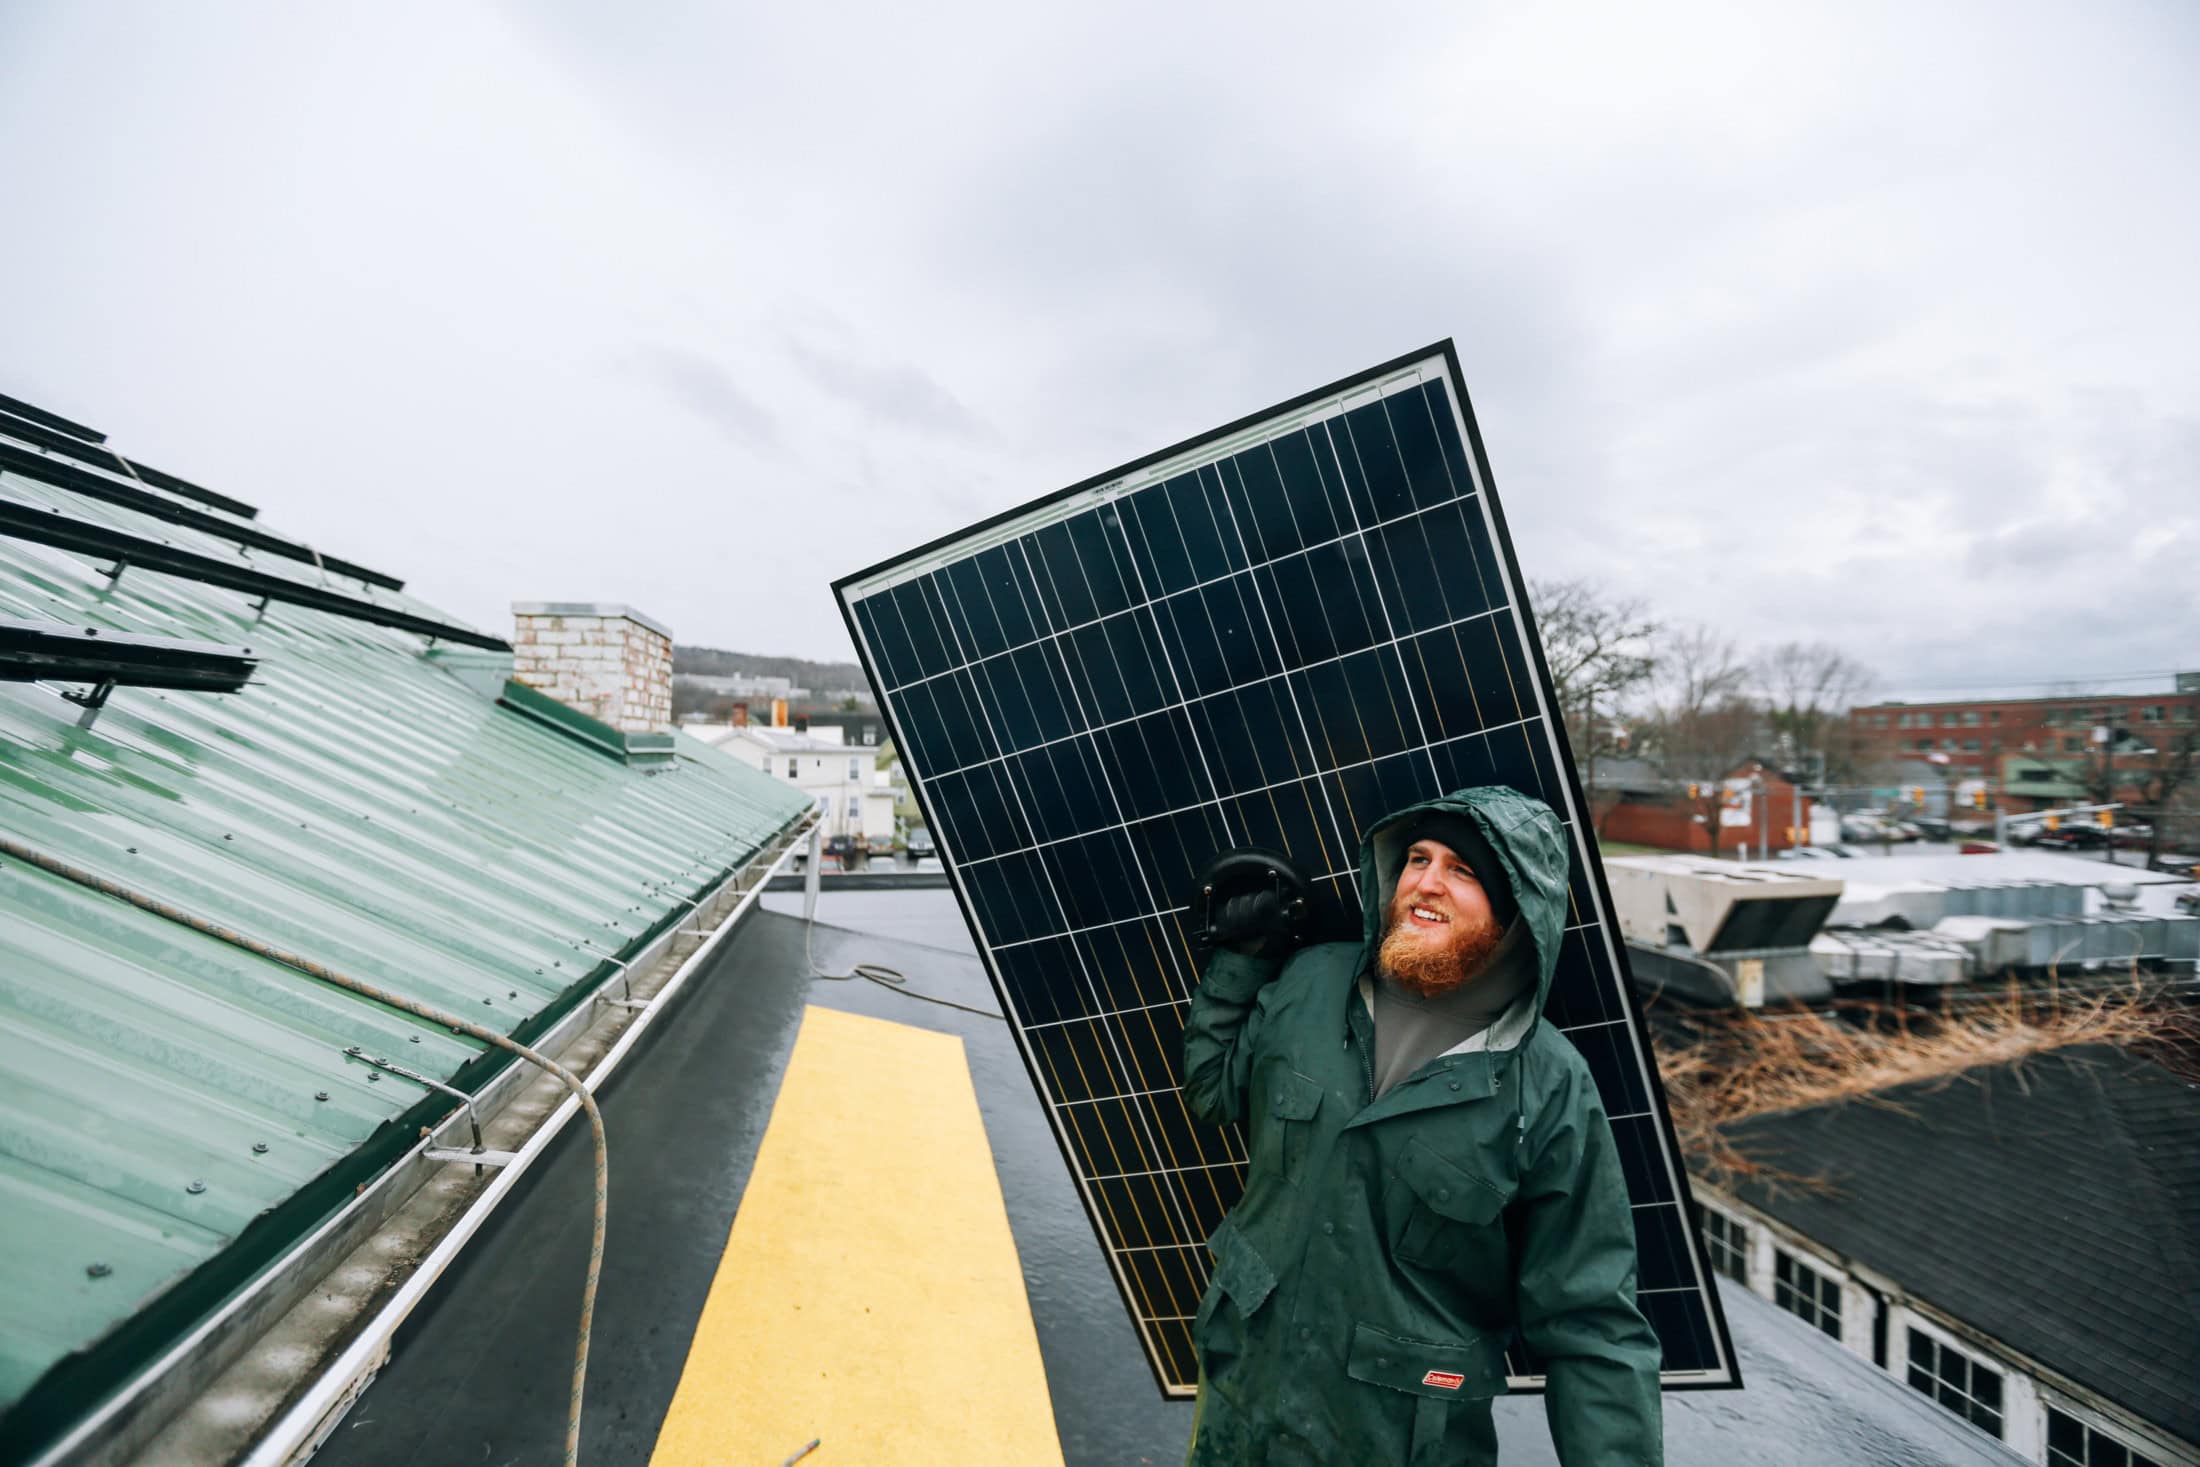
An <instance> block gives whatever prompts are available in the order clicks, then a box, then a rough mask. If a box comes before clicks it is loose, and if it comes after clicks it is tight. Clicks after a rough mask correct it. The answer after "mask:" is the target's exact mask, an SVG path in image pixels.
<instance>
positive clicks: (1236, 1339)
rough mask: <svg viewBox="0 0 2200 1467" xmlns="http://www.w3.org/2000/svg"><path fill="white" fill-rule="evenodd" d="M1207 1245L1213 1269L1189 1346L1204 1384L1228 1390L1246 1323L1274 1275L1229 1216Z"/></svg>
mask: <svg viewBox="0 0 2200 1467" xmlns="http://www.w3.org/2000/svg"><path fill="white" fill-rule="evenodd" d="M1207 1249H1208V1251H1209V1252H1211V1253H1212V1254H1214V1258H1215V1272H1214V1277H1213V1278H1212V1279H1210V1280H1209V1281H1208V1284H1207V1292H1206V1294H1205V1295H1203V1296H1202V1297H1201V1299H1200V1301H1199V1312H1198V1313H1197V1314H1196V1315H1194V1316H1193V1317H1192V1344H1193V1345H1194V1346H1195V1347H1196V1348H1197V1349H1198V1351H1199V1364H1200V1369H1201V1370H1202V1371H1204V1372H1205V1373H1206V1376H1207V1383H1208V1384H1209V1385H1214V1386H1218V1387H1219V1388H1221V1389H1222V1390H1224V1391H1225V1392H1226V1393H1229V1392H1230V1381H1229V1375H1230V1367H1231V1366H1232V1365H1234V1364H1235V1363H1236V1362H1237V1359H1238V1357H1239V1356H1240V1355H1242V1354H1244V1353H1245V1336H1246V1327H1247V1322H1248V1321H1249V1320H1250V1319H1251V1318H1252V1316H1253V1315H1254V1314H1255V1313H1256V1312H1257V1311H1258V1310H1259V1309H1260V1306H1261V1305H1262V1304H1264V1303H1265V1302H1267V1299H1268V1296H1269V1295H1270V1294H1271V1293H1273V1292H1274V1291H1275V1287H1276V1275H1275V1271H1274V1270H1273V1269H1271V1268H1269V1266H1268V1260H1266V1259H1265V1258H1262V1257H1261V1256H1260V1254H1258V1253H1257V1252H1255V1251H1254V1250H1253V1245H1252V1244H1250V1243H1248V1242H1246V1241H1245V1237H1244V1235H1243V1234H1242V1233H1240V1232H1239V1231H1238V1230H1237V1227H1236V1225H1235V1224H1233V1223H1232V1222H1231V1221H1230V1220H1229V1219H1228V1218H1224V1219H1223V1220H1222V1222H1221V1224H1220V1225H1219V1226H1218V1227H1216V1229H1215V1231H1214V1236H1213V1237H1211V1238H1209V1239H1208V1240H1207Z"/></svg>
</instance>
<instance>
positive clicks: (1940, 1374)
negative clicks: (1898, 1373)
mask: <svg viewBox="0 0 2200 1467" xmlns="http://www.w3.org/2000/svg"><path fill="white" fill-rule="evenodd" d="M1910 1384H1911V1385H1912V1386H1914V1387H1915V1388H1916V1389H1918V1390H1920V1391H1923V1392H1924V1393H1925V1394H1926V1395H1928V1396H1931V1397H1932V1398H1933V1399H1934V1400H1936V1401H1938V1402H1940V1404H1941V1405H1943V1406H1946V1407H1947V1408H1948V1409H1949V1410H1951V1411H1953V1412H1955V1413H1956V1415H1958V1416H1961V1417H1962V1418H1963V1419H1964V1420H1965V1421H1968V1422H1970V1423H1971V1424H1972V1425H1973V1426H1975V1427H1977V1428H1978V1429H1979V1430H1981V1431H1983V1432H1985V1433H1986V1434H1987V1435H1989V1436H1992V1437H1994V1438H1996V1439H1999V1438H2000V1436H2001V1372H2000V1371H1998V1370H1994V1369H1991V1368H1989V1367H1988V1366H1985V1365H1982V1364H1980V1363H1979V1362H1978V1361H1976V1360H1973V1359H1972V1358H1971V1357H1970V1356H1968V1355H1966V1354H1964V1353H1963V1352H1962V1351H1961V1350H1958V1349H1956V1348H1954V1347H1953V1346H1950V1345H1944V1344H1942V1343H1941V1342H1940V1341H1938V1340H1936V1339H1934V1338H1933V1337H1932V1336H1931V1335H1928V1334H1926V1333H1924V1332H1923V1331H1922V1330H1918V1329H1912V1330H1911V1331H1910Z"/></svg>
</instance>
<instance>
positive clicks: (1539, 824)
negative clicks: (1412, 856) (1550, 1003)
mask: <svg viewBox="0 0 2200 1467" xmlns="http://www.w3.org/2000/svg"><path fill="white" fill-rule="evenodd" d="M1439 812H1440V813H1443V814H1448V815H1454V816H1461V817H1464V818H1465V819H1468V820H1471V821H1473V822H1474V825H1475V828H1476V829H1478V830H1480V831H1481V832H1482V838H1483V839H1484V840H1486V841H1488V842H1489V843H1490V849H1491V850H1493V851H1495V852H1496V853H1497V859H1498V860H1499V861H1500V862H1502V863H1503V864H1504V867H1505V876H1506V879H1507V880H1509V881H1510V882H1511V883H1512V890H1513V900H1514V901H1516V902H1517V903H1519V907H1520V911H1519V915H1518V916H1517V917H1516V918H1515V919H1514V920H1515V921H1516V922H1522V923H1525V924H1527V928H1528V937H1529V940H1530V941H1532V942H1533V943H1534V944H1535V1011H1536V1014H1537V1015H1538V1016H1540V1015H1541V1014H1542V1012H1543V1005H1544V1002H1545V1001H1546V1000H1547V999H1549V998H1550V996H1551V975H1552V974H1553V973H1554V972H1556V971H1557V970H1558V949H1559V944H1560V942H1561V941H1562V940H1563V939H1564V937H1565V935H1566V876H1567V872H1568V871H1569V870H1570V869H1571V867H1572V864H1573V862H1572V847H1571V845H1570V843H1569V842H1568V841H1567V839H1566V827H1565V826H1564V825H1562V824H1560V823H1559V819H1558V816H1557V815H1555V814H1553V813H1552V812H1551V807H1550V806H1548V805H1546V804H1544V803H1543V802H1542V801H1541V800H1538V799H1536V798H1535V797H1534V796H1532V795H1524V794H1522V793H1520V792H1519V791H1518V790H1515V789H1511V788H1509V787H1507V786H1505V785H1481V786H1478V787H1476V788H1473V789H1463V790H1453V791H1452V792H1451V793H1450V794H1448V795H1439V796H1437V797H1436V798H1435V799H1433V800H1424V801H1422V802H1421V803H1420V804H1418V805H1409V806H1407V807H1406V808H1405V809H1403V810H1399V811H1397V812H1395V813H1394V814H1391V815H1387V816H1385V817H1384V818H1383V819H1382V820H1380V821H1378V822H1377V823H1376V824H1375V825H1374V826H1373V827H1372V828H1371V829H1369V831H1368V832H1367V834H1366V835H1365V836H1363V837H1362V838H1361V840H1360V909H1361V913H1362V932H1363V935H1364V937H1365V940H1366V946H1365V948H1364V949H1363V951H1364V952H1365V953H1366V954H1367V956H1368V957H1369V958H1370V959H1372V957H1373V955H1374V952H1375V949H1376V947H1377V946H1378V945H1379V944H1380V943H1381V941H1382V935H1383V934H1382V925H1383V913H1384V912H1385V911H1387V910H1388V909H1389V907H1390V896H1391V893H1392V892H1394V891H1395V890H1397V887H1398V873H1399V871H1400V870H1401V869H1403V868H1404V866H1405V859H1406V846H1407V844H1408V842H1407V841H1406V838H1405V833H1406V831H1407V830H1408V829H1409V828H1410V827H1411V826H1412V825H1413V824H1415V823H1416V822H1417V821H1418V820H1419V819H1420V818H1421V817H1422V816H1424V815H1429V814H1435V813H1439Z"/></svg>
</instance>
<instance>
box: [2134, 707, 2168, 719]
mask: <svg viewBox="0 0 2200 1467" xmlns="http://www.w3.org/2000/svg"><path fill="white" fill-rule="evenodd" d="M2168 719H2169V709H2168V707H2166V706H2165V705H2163V704H2161V703H2156V704H2154V705H2153V706H2152V707H2148V708H2142V709H2140V710H2139V721H2140V722H2141V723H2163V722H2166V721H2168Z"/></svg>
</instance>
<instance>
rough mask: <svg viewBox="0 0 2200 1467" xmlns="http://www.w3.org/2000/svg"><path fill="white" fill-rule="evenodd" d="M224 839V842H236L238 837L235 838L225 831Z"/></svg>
mask: <svg viewBox="0 0 2200 1467" xmlns="http://www.w3.org/2000/svg"><path fill="white" fill-rule="evenodd" d="M222 839H223V840H235V839H236V837H235V836H233V835H230V834H229V833H227V832H226V831H225V832H223V834H222Z"/></svg>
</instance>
